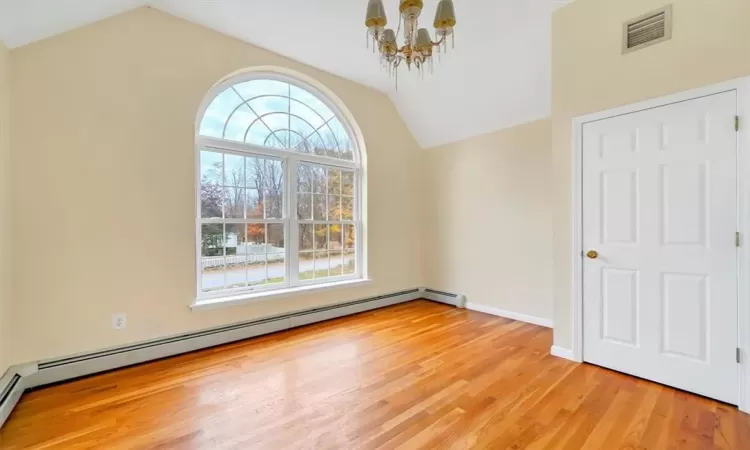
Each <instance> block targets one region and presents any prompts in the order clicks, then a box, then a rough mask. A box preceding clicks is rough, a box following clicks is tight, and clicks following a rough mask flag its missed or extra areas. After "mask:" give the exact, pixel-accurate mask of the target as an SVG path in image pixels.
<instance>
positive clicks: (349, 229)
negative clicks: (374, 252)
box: [344, 225, 356, 250]
mask: <svg viewBox="0 0 750 450" xmlns="http://www.w3.org/2000/svg"><path fill="white" fill-rule="evenodd" d="M355 234H356V231H355V228H354V225H344V248H346V249H350V250H354V249H355V248H356V245H355V244H356V236H355Z"/></svg>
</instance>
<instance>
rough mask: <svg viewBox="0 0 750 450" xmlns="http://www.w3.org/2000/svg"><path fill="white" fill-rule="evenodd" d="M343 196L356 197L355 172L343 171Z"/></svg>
mask: <svg viewBox="0 0 750 450" xmlns="http://www.w3.org/2000/svg"><path fill="white" fill-rule="evenodd" d="M341 194H342V195H348V196H349V197H354V172H350V171H348V170H342V171H341Z"/></svg>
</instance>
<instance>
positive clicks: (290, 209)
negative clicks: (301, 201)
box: [285, 158, 299, 286]
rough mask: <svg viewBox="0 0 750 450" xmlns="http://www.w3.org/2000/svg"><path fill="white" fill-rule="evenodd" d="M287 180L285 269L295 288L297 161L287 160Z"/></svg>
mask: <svg viewBox="0 0 750 450" xmlns="http://www.w3.org/2000/svg"><path fill="white" fill-rule="evenodd" d="M285 172H286V173H285V175H286V179H287V183H286V185H287V192H286V198H287V202H286V204H287V211H286V214H287V215H286V217H287V224H288V225H287V227H286V233H287V241H286V242H287V245H286V260H287V264H286V269H287V280H289V284H290V285H292V286H295V285H297V284H298V283H299V222H298V220H297V160H296V159H295V158H289V159H288V160H287V164H286V165H285Z"/></svg>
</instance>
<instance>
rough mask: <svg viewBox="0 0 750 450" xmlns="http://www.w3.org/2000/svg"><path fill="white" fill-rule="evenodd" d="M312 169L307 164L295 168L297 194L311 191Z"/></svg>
mask: <svg viewBox="0 0 750 450" xmlns="http://www.w3.org/2000/svg"><path fill="white" fill-rule="evenodd" d="M312 186H313V169H312V167H311V166H309V165H307V164H300V165H298V166H297V192H312V191H313V187H312Z"/></svg>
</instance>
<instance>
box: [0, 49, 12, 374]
mask: <svg viewBox="0 0 750 450" xmlns="http://www.w3.org/2000/svg"><path fill="white" fill-rule="evenodd" d="M9 119H10V58H9V52H8V49H7V48H6V47H5V45H3V43H2V42H0V376H2V374H3V373H4V372H5V369H6V368H7V367H8V366H9V365H10V361H11V358H10V349H11V346H10V337H11V336H10V335H11V333H10V324H11V311H10V300H11V285H10V282H11V267H10V262H11V238H10V236H11V234H10V224H11V222H10V203H11V198H10V174H11V171H10V167H9V163H10V139H9V132H10V124H9Z"/></svg>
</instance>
